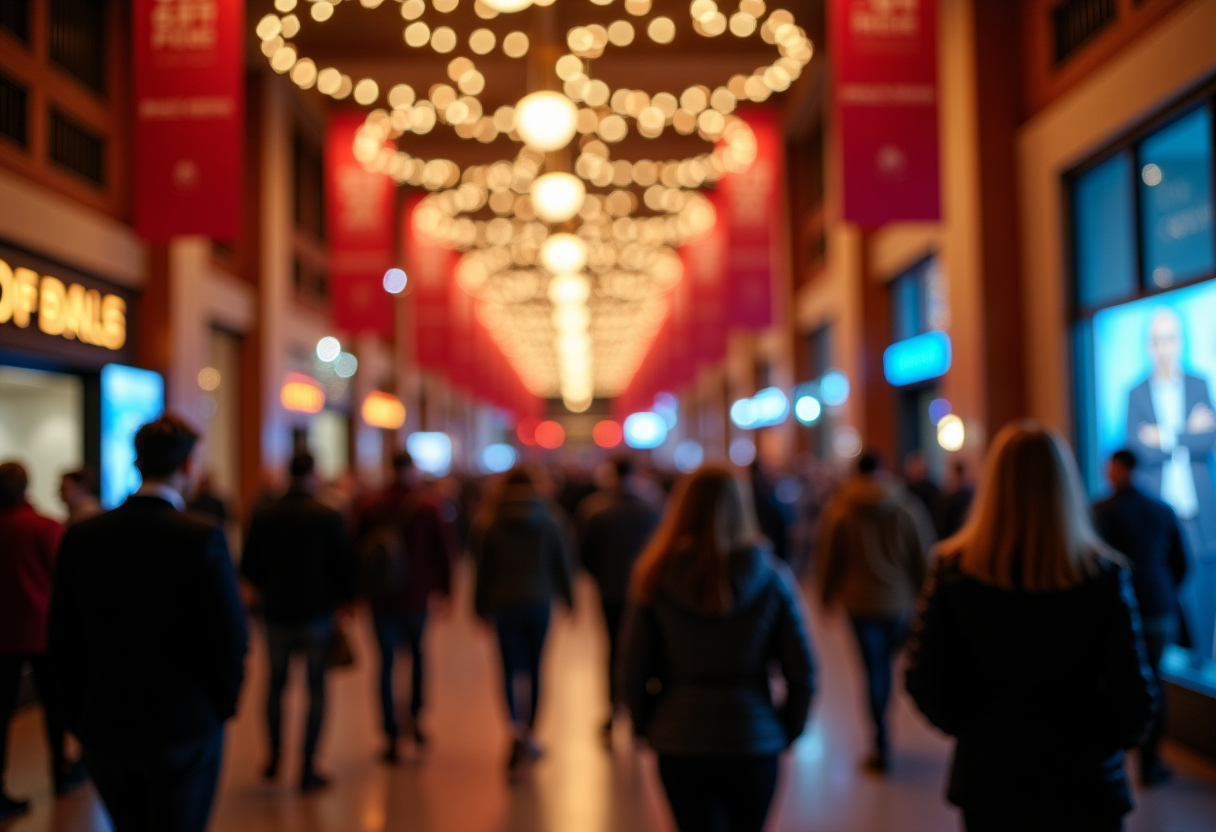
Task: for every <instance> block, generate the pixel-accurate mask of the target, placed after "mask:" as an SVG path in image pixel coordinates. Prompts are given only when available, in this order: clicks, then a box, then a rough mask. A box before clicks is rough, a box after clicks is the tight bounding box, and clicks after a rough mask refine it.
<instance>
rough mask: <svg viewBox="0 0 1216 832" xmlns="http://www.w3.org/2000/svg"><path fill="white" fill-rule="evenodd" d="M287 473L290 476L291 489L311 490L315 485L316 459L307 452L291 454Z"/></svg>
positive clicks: (313, 489)
mask: <svg viewBox="0 0 1216 832" xmlns="http://www.w3.org/2000/svg"><path fill="white" fill-rule="evenodd" d="M287 475H288V476H289V477H291V486H290V488H291V490H292V491H308V492H312V491H315V490H316V487H317V461H316V460H315V459H314V458H313V455H312V454H310V453H307V452H299V453H296V454H293V455H292V457H291V462H289V463H288V464H287Z"/></svg>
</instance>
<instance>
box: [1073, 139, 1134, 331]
mask: <svg viewBox="0 0 1216 832" xmlns="http://www.w3.org/2000/svg"><path fill="white" fill-rule="evenodd" d="M1134 193H1135V192H1134V191H1133V189H1132V157H1131V154H1130V153H1128V152H1123V153H1120V154H1118V155H1117V156H1115V157H1114V158H1113V159H1110V160H1108V161H1106V162H1103V163H1102V164H1101V165H1099V166H1098V167H1096V168H1094V169H1093V170H1091V171H1089V172H1088V173H1086V174H1083V175H1082V176H1080V177H1078V178H1077V182H1076V185H1075V187H1074V188H1073V223H1074V227H1075V229H1076V269H1077V305H1078V306H1080V307H1081V308H1083V309H1090V308H1093V307H1095V306H1100V305H1102V304H1106V303H1111V302H1112V301H1117V300H1122V299H1124V298H1127V297H1131V296H1133V295H1135V293H1136V247H1135V232H1134V229H1135V227H1136V225H1135V209H1134V206H1133V200H1132V195H1133V194H1134Z"/></svg>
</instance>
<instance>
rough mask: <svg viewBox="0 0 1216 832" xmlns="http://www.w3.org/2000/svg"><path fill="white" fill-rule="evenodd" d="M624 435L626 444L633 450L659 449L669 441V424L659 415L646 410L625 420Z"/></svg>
mask: <svg viewBox="0 0 1216 832" xmlns="http://www.w3.org/2000/svg"><path fill="white" fill-rule="evenodd" d="M624 433H625V444H626V445H628V446H629V447H631V448H637V449H639V450H645V449H647V448H657V447H659V446H660V445H662V444H663V443H664V442H666V441H667V423H666V422H665V421H663V417H662V416H660V415H659V414H657V413H652V412H650V411H648V410H645V411H642V412H641V413H633V414H631V415H630V416H629V418H627V419H626V420H625V428H624Z"/></svg>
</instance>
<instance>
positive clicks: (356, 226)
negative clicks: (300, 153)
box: [325, 111, 397, 340]
mask: <svg viewBox="0 0 1216 832" xmlns="http://www.w3.org/2000/svg"><path fill="white" fill-rule="evenodd" d="M361 124H363V114H362V113H360V112H354V111H347V112H339V113H336V114H334V115H333V116H331V117H330V119H329V125H328V127H327V128H326V133H325V223H326V232H327V235H328V238H329V239H328V242H329V275H330V287H331V292H330V295H331V299H332V300H331V307H330V308H331V310H332V311H333V319H334V325H335V326H337V327H338V328H339V329H342V330H346V331H347V332H351V333H354V334H356V335H357V334H360V333H363V332H372V333H375V334H376V335H379V336H381V337H382V338H385V339H387V340H391V339H392V337H393V298H392V296H391V295H390V294H388V293H387V292H386V291H385V290H384V273H385V271H387V270H388V269H389V268H391V267H392V266H393V264H394V261H395V259H396V257H395V246H394V239H395V238H394V209H395V207H396V194H397V189H396V186H395V185H394V184H393V181H392V180H391V179H389V178H388V177H387V176H385V175H384V174H382V173H376V172H373V171H368V170H364V168H363V165H362V164H360V162H359V160H358V159H356V158H355V153H354V142H355V133H356V131H357V130H358V129H359V126H360V125H361Z"/></svg>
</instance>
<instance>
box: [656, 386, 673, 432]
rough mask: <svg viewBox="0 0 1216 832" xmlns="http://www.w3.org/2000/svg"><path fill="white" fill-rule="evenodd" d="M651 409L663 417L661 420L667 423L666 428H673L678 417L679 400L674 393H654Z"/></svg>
mask: <svg viewBox="0 0 1216 832" xmlns="http://www.w3.org/2000/svg"><path fill="white" fill-rule="evenodd" d="M651 409H652V410H654V412H655V413H657V414H659V415H660V416H662V417H663V422H664V423H665V424H666V425H667V429H668V430H672V429H673V428H675V426H676V422H678V421H679V418H680V400H679V399H678V398H676V396H675V394H674V393H666V392H664V393H658V394H656V395H655V397H654V404H653V405H652V406H651Z"/></svg>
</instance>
